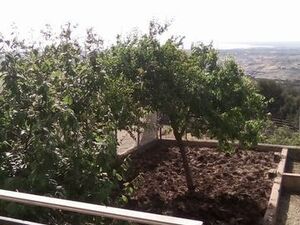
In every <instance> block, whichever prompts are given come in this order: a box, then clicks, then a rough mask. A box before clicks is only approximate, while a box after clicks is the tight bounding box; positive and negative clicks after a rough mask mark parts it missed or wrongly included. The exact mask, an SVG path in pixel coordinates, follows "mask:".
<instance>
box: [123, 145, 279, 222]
mask: <svg viewBox="0 0 300 225" xmlns="http://www.w3.org/2000/svg"><path fill="white" fill-rule="evenodd" d="M186 149H187V153H188V159H189V162H190V166H191V168H192V173H193V178H194V182H195V186H196V191H195V193H193V194H188V192H187V188H186V182H185V176H184V170H183V166H182V162H181V158H180V153H179V149H178V148H177V147H175V146H171V147H170V146H167V145H160V146H158V147H155V148H152V149H149V150H147V151H145V152H142V153H139V154H135V155H133V156H132V165H133V168H132V171H133V173H132V174H134V176H133V178H134V179H133V184H134V185H135V187H136V190H135V192H134V194H133V196H132V199H131V200H130V201H129V203H128V205H127V208H129V209H134V210H140V211H146V212H152V213H159V214H164V215H172V216H178V217H183V218H190V219H197V220H202V221H204V224H205V225H212V224H218V225H219V224H224V225H227V224H228V225H256V224H260V222H261V220H262V218H263V215H264V213H265V210H266V207H267V203H268V199H269V196H270V192H271V188H272V182H273V180H272V179H271V178H269V177H268V171H269V170H270V169H275V168H276V167H277V163H275V162H274V153H272V152H256V151H245V150H239V151H237V152H236V153H233V154H228V153H223V152H220V151H218V150H216V149H212V148H200V147H186Z"/></svg>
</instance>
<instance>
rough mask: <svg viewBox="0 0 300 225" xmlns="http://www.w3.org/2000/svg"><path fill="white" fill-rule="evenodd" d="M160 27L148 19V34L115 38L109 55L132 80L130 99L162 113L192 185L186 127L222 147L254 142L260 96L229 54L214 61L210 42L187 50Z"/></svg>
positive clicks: (261, 106)
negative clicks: (184, 139)
mask: <svg viewBox="0 0 300 225" xmlns="http://www.w3.org/2000/svg"><path fill="white" fill-rule="evenodd" d="M166 28H167V26H160V25H157V24H155V23H151V25H150V29H149V33H148V34H145V35H143V36H141V37H138V36H136V35H135V36H131V37H128V38H127V39H126V40H123V41H122V40H119V41H118V42H117V44H116V45H114V46H113V47H112V48H111V49H110V50H109V54H110V55H113V56H114V57H115V64H114V66H115V70H116V71H118V74H119V75H120V76H122V77H126V78H127V79H128V80H130V81H131V82H132V83H134V84H135V87H136V88H135V89H134V93H133V97H134V98H135V99H136V102H138V103H139V104H140V105H141V107H143V108H146V109H148V110H150V111H157V112H160V113H162V114H164V115H166V116H167V117H168V119H169V121H170V125H171V127H172V129H173V133H174V136H175V138H176V140H177V141H178V143H179V147H180V149H181V153H182V157H183V161H184V166H185V171H186V174H187V183H188V186H189V189H193V184H192V178H191V177H192V176H191V172H190V171H189V170H190V169H189V166H188V160H187V158H186V154H185V149H184V147H183V144H182V135H183V134H184V132H185V131H186V130H187V128H190V129H191V130H192V131H193V134H194V135H196V136H199V137H200V136H201V134H206V135H208V136H210V137H212V138H217V139H218V140H219V143H220V147H221V148H222V149H225V150H229V149H231V144H230V143H233V142H235V141H239V142H240V143H241V144H242V145H244V146H250V145H253V144H256V143H257V140H258V137H259V130H260V128H261V127H262V122H263V120H264V106H265V103H264V97H263V96H262V95H260V94H258V93H257V90H256V87H255V85H254V83H253V82H252V80H251V79H250V78H249V77H247V76H246V75H245V74H244V72H243V70H242V69H241V68H240V67H239V66H238V65H237V64H236V63H235V62H234V61H233V60H232V59H229V60H226V61H225V62H220V61H219V60H218V53H217V51H216V50H215V49H214V48H213V47H212V45H208V46H205V45H203V44H200V45H196V46H193V47H192V48H191V49H190V50H189V51H187V50H185V49H183V45H182V39H181V38H176V37H172V38H170V39H168V40H167V41H165V42H161V41H160V40H159V35H160V34H161V33H163V32H164V30H165V29H166ZM115 74H116V73H115Z"/></svg>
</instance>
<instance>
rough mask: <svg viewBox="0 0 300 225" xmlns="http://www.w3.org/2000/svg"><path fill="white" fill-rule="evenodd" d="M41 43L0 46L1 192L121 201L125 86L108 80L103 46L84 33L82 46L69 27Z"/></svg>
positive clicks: (46, 217) (18, 209)
mask: <svg viewBox="0 0 300 225" xmlns="http://www.w3.org/2000/svg"><path fill="white" fill-rule="evenodd" d="M44 35H45V38H46V40H45V42H44V44H43V45H36V44H33V45H29V44H26V43H25V42H24V41H18V40H17V38H15V39H13V40H1V43H0V44H1V48H2V49H3V50H4V55H3V59H2V61H1V67H0V75H1V79H2V81H3V84H2V90H1V97H0V105H1V108H0V153H1V171H0V177H1V181H0V185H1V188H3V189H9V190H18V191H23V192H29V193H34V194H41V195H48V196H53V197H59V198H67V199H73V200H78V201H87V202H91V203H97V204H116V203H117V201H118V199H119V198H118V196H119V197H120V199H123V200H126V197H125V196H121V194H122V189H123V187H122V179H123V174H124V172H125V169H126V163H125V162H123V161H119V159H118V157H117V153H116V147H117V143H116V138H115V130H116V129H119V128H123V127H124V126H129V125H131V123H133V121H134V120H135V117H134V116H131V118H132V120H131V119H128V118H126V115H129V114H130V113H129V109H128V108H126V109H125V110H124V111H126V115H125V116H124V115H123V114H122V113H121V114H120V110H119V108H116V105H118V104H120V105H124V106H126V105H128V104H130V96H131V94H130V93H131V90H130V86H127V84H126V82H123V81H121V80H113V79H111V80H110V79H109V77H107V74H106V72H105V70H104V67H103V66H102V64H101V60H100V61H99V60H98V59H99V57H100V56H101V54H102V51H101V46H102V41H101V40H100V39H99V38H97V36H96V35H95V34H94V33H93V32H92V31H91V30H89V31H88V35H87V38H86V41H85V43H79V42H78V41H77V40H76V39H73V38H72V27H71V26H70V25H67V26H65V27H64V28H63V29H62V32H61V33H60V35H59V36H58V37H56V36H54V35H53V34H51V33H50V32H49V31H47V32H44ZM119 97H120V98H119ZM114 99H118V100H117V101H118V102H114ZM110 100H111V101H110ZM132 114H133V115H135V113H132ZM1 208H2V211H3V212H6V213H7V215H8V216H17V217H19V216H22V217H23V218H27V219H32V218H34V217H35V219H38V220H39V221H42V222H47V223H60V224H62V223H63V222H67V221H69V222H71V223H72V224H84V223H86V222H88V221H94V220H95V218H89V219H87V218H85V219H86V220H81V219H80V218H79V219H78V218H77V219H74V218H73V217H68V214H63V215H62V214H61V213H59V212H52V213H51V214H49V212H48V211H46V212H45V211H39V210H37V209H31V208H24V207H22V206H17V205H15V204H9V205H7V204H5V203H1Z"/></svg>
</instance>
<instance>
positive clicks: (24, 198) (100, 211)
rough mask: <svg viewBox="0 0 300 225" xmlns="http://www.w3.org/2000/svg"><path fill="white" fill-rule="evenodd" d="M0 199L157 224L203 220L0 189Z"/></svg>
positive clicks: (197, 224)
mask: <svg viewBox="0 0 300 225" xmlns="http://www.w3.org/2000/svg"><path fill="white" fill-rule="evenodd" d="M0 199H2V200H7V201H13V202H19V203H24V204H29V205H36V206H42V207H47V208H52V209H61V210H66V211H71V212H77V213H82V214H88V215H93V216H102V217H108V218H112V219H119V220H126V221H131V222H138V223H144V224H156V225H202V224H203V223H202V222H201V221H197V220H190V219H183V218H178V217H171V216H164V215H158V214H153V213H145V212H139V211H134V210H128V209H120V208H114V207H108V206H102V205H94V204H90V203H83V202H76V201H70V200H65V199H58V198H51V197H45V196H39V195H33V194H26V193H20V192H14V191H6V190H2V189H0Z"/></svg>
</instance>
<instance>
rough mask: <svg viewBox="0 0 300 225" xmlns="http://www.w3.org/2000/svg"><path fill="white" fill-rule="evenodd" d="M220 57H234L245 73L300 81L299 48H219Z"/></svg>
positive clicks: (259, 76)
mask: <svg viewBox="0 0 300 225" xmlns="http://www.w3.org/2000/svg"><path fill="white" fill-rule="evenodd" d="M220 54H221V57H222V58H226V57H230V56H232V57H234V58H235V59H236V61H237V62H238V63H239V64H240V65H241V66H242V67H243V68H244V69H245V71H246V73H247V74H250V75H252V76H254V77H256V78H268V79H276V80H297V81H298V80H299V81H300V48H293V49H289V48H285V49H284V48H282V49H281V48H251V49H231V50H220Z"/></svg>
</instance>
